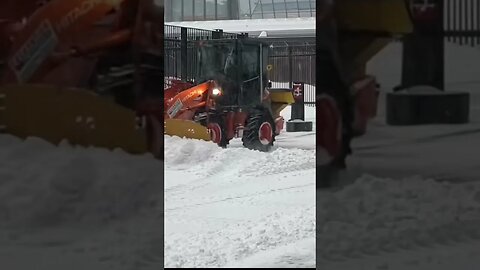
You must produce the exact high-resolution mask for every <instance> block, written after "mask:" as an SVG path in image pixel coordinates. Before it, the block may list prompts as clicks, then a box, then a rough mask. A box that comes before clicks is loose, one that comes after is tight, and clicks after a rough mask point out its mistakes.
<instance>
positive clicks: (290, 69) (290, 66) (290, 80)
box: [287, 46, 293, 89]
mask: <svg viewBox="0 0 480 270" xmlns="http://www.w3.org/2000/svg"><path fill="white" fill-rule="evenodd" d="M287 51H288V87H289V88H290V89H291V88H293V56H292V47H291V46H288V47H287Z"/></svg>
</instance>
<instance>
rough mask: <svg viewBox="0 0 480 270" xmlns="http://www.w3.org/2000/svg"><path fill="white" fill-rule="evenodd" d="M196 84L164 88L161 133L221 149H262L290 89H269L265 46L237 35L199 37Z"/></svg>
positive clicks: (278, 125) (276, 127) (279, 124)
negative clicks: (234, 145) (236, 143)
mask: <svg viewBox="0 0 480 270" xmlns="http://www.w3.org/2000/svg"><path fill="white" fill-rule="evenodd" d="M197 45H198V47H199V50H198V54H197V55H198V56H197V61H196V63H197V64H198V68H197V69H196V70H198V72H197V73H198V74H196V76H195V78H196V85H193V84H188V83H184V82H180V81H176V80H173V81H172V82H171V85H170V86H169V88H167V89H165V93H164V94H165V96H164V97H165V112H164V119H165V134H168V135H177V136H180V137H187V138H196V139H203V140H208V141H213V142H214V143H216V144H218V145H219V146H221V147H226V146H227V145H228V143H229V141H230V140H231V139H233V138H241V139H242V142H243V145H244V146H245V147H246V148H249V149H254V150H259V151H268V150H269V149H270V148H271V146H272V145H273V142H274V141H275V136H276V135H279V134H280V131H281V130H282V129H283V124H284V119H283V117H282V116H280V112H281V111H282V110H283V109H284V108H285V107H286V106H288V105H289V104H292V103H293V102H294V98H293V94H292V92H291V91H290V90H276V89H271V88H270V87H269V84H270V83H269V81H268V79H267V77H266V74H267V60H268V53H269V47H268V44H266V43H263V42H261V41H259V40H258V39H254V38H248V37H245V36H240V37H239V38H237V39H214V40H208V41H199V42H198V43H197Z"/></svg>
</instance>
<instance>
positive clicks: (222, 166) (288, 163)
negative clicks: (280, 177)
mask: <svg viewBox="0 0 480 270" xmlns="http://www.w3.org/2000/svg"><path fill="white" fill-rule="evenodd" d="M173 145H174V146H175V147H168V146H173ZM165 146H166V147H165V166H166V167H167V168H176V169H179V170H184V171H186V172H189V173H191V174H192V175H195V176H196V177H198V178H202V177H211V176H214V175H218V174H222V173H227V174H229V175H245V176H265V175H273V174H278V173H283V172H288V171H295V170H301V169H314V168H315V151H313V150H304V149H296V148H292V149H285V148H281V147H274V149H273V150H272V151H270V152H268V153H264V152H259V151H252V150H249V149H246V148H244V147H241V146H240V147H229V148H227V149H222V148H220V147H218V146H217V145H216V144H214V143H212V142H206V141H198V140H193V139H184V138H180V137H176V136H173V137H172V136H165ZM180 181H181V180H180ZM167 182H169V181H167Z"/></svg>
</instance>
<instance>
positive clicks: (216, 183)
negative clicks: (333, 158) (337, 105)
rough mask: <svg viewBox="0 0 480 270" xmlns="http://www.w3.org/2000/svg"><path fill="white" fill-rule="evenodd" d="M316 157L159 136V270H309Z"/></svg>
mask: <svg viewBox="0 0 480 270" xmlns="http://www.w3.org/2000/svg"><path fill="white" fill-rule="evenodd" d="M314 179H315V151H314V150H311V149H310V150H308V149H307V150H305V149H298V148H288V149H286V148H282V144H281V143H279V144H278V146H276V147H274V148H273V149H272V151H270V152H267V153H264V152H259V151H252V150H248V149H246V148H244V147H243V146H242V145H241V141H239V140H233V141H232V142H231V145H229V147H228V148H226V149H222V148H220V147H218V146H217V145H216V144H214V143H212V142H205V141H198V140H192V139H181V138H179V137H171V136H165V267H172V268H178V267H193V268H196V267H208V268H209V267H240V266H241V267H265V266H268V267H272V266H278V267H280V266H283V267H286V266H294V267H300V266H306V267H314V265H315V255H314V254H315V224H316V221H315V180H314Z"/></svg>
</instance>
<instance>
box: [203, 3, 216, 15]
mask: <svg viewBox="0 0 480 270" xmlns="http://www.w3.org/2000/svg"><path fill="white" fill-rule="evenodd" d="M215 2H217V1H216V0H205V5H206V9H207V10H206V17H205V19H206V20H215V19H216V16H215V13H216V5H215Z"/></svg>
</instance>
